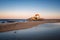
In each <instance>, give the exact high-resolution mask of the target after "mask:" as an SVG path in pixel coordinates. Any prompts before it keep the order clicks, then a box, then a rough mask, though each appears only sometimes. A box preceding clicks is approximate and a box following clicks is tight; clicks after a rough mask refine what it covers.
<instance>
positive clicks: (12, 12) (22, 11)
mask: <svg viewBox="0 0 60 40" xmlns="http://www.w3.org/2000/svg"><path fill="white" fill-rule="evenodd" d="M36 13H38V14H40V16H41V18H46V19H60V1H59V0H0V19H13V18H14V19H26V18H29V17H31V16H34V14H36Z"/></svg>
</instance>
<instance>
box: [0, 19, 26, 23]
mask: <svg viewBox="0 0 60 40" xmlns="http://www.w3.org/2000/svg"><path fill="white" fill-rule="evenodd" d="M12 22H27V20H26V19H0V23H12Z"/></svg>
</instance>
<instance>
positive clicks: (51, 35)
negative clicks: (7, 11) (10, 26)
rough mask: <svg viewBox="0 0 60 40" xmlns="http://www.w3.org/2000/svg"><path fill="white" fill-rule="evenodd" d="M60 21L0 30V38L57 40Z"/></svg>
mask: <svg viewBox="0 0 60 40" xmlns="http://www.w3.org/2000/svg"><path fill="white" fill-rule="evenodd" d="M59 37H60V23H46V24H40V25H37V26H35V27H32V28H28V29H22V30H14V31H8V32H0V40H49V39H51V40H52V39H53V40H58V39H59Z"/></svg>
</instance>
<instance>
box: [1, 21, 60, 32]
mask: <svg viewBox="0 0 60 40" xmlns="http://www.w3.org/2000/svg"><path fill="white" fill-rule="evenodd" d="M56 22H59V21H28V22H18V23H4V24H0V32H5V31H12V30H20V29H27V28H32V27H35V26H37V25H39V24H44V23H56ZM59 23H60V22H59Z"/></svg>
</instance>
